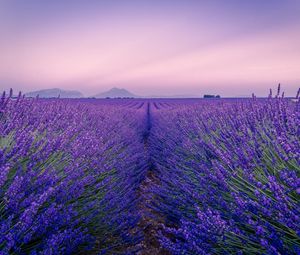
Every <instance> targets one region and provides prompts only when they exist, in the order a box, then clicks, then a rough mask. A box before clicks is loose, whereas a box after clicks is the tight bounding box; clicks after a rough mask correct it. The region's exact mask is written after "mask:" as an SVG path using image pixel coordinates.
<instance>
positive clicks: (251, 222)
mask: <svg viewBox="0 0 300 255" xmlns="http://www.w3.org/2000/svg"><path fill="white" fill-rule="evenodd" d="M299 110H300V109H299V101H298V102H292V101H291V100H289V99H285V98H284V97H279V93H278V94H277V96H275V98H272V97H271V95H270V96H269V98H268V99H256V98H255V97H253V99H243V100H229V99H223V100H202V101H201V100H198V102H197V103H195V102H194V103H193V104H186V105H185V104H182V103H181V104H177V107H176V104H172V107H171V108H170V107H152V119H153V123H152V124H153V127H152V133H151V137H150V141H151V151H152V152H151V155H152V158H153V161H154V162H155V167H156V171H157V172H158V174H157V176H159V177H160V180H159V183H158V184H157V185H156V186H154V187H153V188H152V192H153V193H154V195H155V197H156V201H154V202H153V203H152V209H153V210H155V211H156V212H157V214H159V215H161V216H162V217H164V219H165V224H164V225H163V230H162V231H161V233H160V242H161V245H162V246H163V247H164V248H166V249H168V250H169V251H170V253H171V254H298V253H300V210H299V208H300V206H299V205H300V204H299V201H300V200H299V198H300V167H299V165H300V164H299V163H300V141H299V137H300V112H299Z"/></svg>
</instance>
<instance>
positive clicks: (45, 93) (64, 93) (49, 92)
mask: <svg viewBox="0 0 300 255" xmlns="http://www.w3.org/2000/svg"><path fill="white" fill-rule="evenodd" d="M37 95H39V97H41V98H52V97H58V96H60V97H61V98H80V97H83V94H82V93H81V92H79V91H76V90H62V89H59V88H54V89H43V90H37V91H32V92H28V93H25V96H26V97H36V96H37Z"/></svg>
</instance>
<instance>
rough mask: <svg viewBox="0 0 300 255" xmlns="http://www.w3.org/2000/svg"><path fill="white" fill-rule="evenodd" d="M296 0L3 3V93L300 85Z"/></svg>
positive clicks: (240, 90)
mask: <svg viewBox="0 0 300 255" xmlns="http://www.w3.org/2000/svg"><path fill="white" fill-rule="evenodd" d="M299 13H300V1H297V0H285V1H281V0H268V1H261V0H252V1H250V0H245V1H238V0H228V1H222V0H210V1H208V0H207V1H201V0H199V1H192V0H186V1H179V0H162V1H158V0H153V1H144V0H139V1H138V0H132V1H126V0H115V1H109V0H107V1H96V0H73V1H72V0H44V1H39V0H0V56H1V58H0V89H1V90H8V89H9V88H10V87H12V88H13V89H14V90H21V91H23V92H28V91H32V90H39V89H46V88H54V87H59V88H61V89H72V90H79V91H81V92H82V93H83V94H85V95H93V94H96V93H99V92H102V91H105V90H107V89H110V88H111V87H122V88H126V89H128V90H130V91H131V92H133V93H135V94H138V95H182V94H183V95H184V94H189V95H191V94H194V95H201V94H204V93H212V94H221V95H222V96H244V95H250V94H251V93H252V92H255V94H256V95H258V96H266V95H267V94H268V89H269V88H270V87H273V88H276V86H277V84H278V83H279V82H280V83H282V85H283V90H284V91H285V92H286V94H287V95H288V96H294V95H295V94H296V92H297V89H298V87H299V84H300V46H299V45H300V15H299Z"/></svg>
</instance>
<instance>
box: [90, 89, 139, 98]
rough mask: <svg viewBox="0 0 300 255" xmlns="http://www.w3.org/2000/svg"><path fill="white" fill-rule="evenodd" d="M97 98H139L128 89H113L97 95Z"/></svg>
mask: <svg viewBox="0 0 300 255" xmlns="http://www.w3.org/2000/svg"><path fill="white" fill-rule="evenodd" d="M94 97H96V98H108V97H109V98H118V97H119V98H124V97H139V96H137V95H135V94H133V93H131V92H129V91H128V90H126V89H119V88H112V89H110V90H108V91H105V92H102V93H99V94H97V95H95V96H94Z"/></svg>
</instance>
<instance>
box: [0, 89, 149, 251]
mask: <svg viewBox="0 0 300 255" xmlns="http://www.w3.org/2000/svg"><path fill="white" fill-rule="evenodd" d="M11 94H12V93H11ZM111 104H112V103H105V102H104V103H103V102H100V101H99V100H87V101H84V100H67V99H65V100H64V99H63V100H62V99H49V100H44V99H26V98H23V97H22V96H21V95H19V97H18V98H17V99H12V98H11V95H9V96H5V94H3V96H2V99H1V102H0V123H1V125H0V233H1V234H0V254H12V253H14V254H71V253H76V252H79V251H83V250H89V252H103V253H106V252H107V253H115V252H117V251H120V250H124V249H125V248H124V247H131V246H132V247H133V246H134V245H135V244H136V243H138V242H139V241H140V238H141V237H142V236H141V234H140V233H139V232H138V231H136V230H135V231H134V233H133V229H134V228H135V226H136V223H137V222H138V220H139V215H138V214H136V213H134V212H135V208H136V204H137V203H138V200H139V198H138V197H137V195H136V190H137V187H138V186H139V183H140V181H141V179H142V178H143V175H144V171H145V169H146V165H145V155H144V151H143V144H142V138H141V134H140V133H142V131H141V130H143V129H144V126H143V125H145V111H146V108H145V107H140V108H139V109H131V108H129V107H123V106H122V105H119V104H118V103H115V104H113V106H112V105H111ZM86 252H87V251H86Z"/></svg>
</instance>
